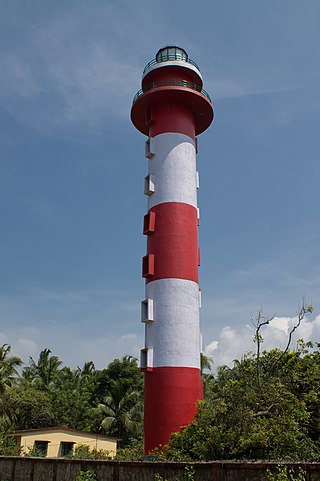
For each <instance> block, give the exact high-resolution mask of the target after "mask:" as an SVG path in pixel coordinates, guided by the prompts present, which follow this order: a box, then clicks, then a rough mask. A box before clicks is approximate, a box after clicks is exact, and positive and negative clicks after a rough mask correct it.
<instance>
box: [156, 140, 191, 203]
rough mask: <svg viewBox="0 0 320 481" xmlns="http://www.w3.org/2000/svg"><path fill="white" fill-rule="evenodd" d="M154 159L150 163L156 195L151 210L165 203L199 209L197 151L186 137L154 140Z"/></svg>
mask: <svg viewBox="0 0 320 481" xmlns="http://www.w3.org/2000/svg"><path fill="white" fill-rule="evenodd" d="M152 151H153V152H154V156H153V157H152V158H150V159H149V160H148V166H149V167H148V168H149V175H150V174H151V175H153V178H154V183H155V192H154V193H153V194H152V195H149V197H148V208H149V209H150V208H151V207H153V206H155V205H158V204H162V203H164V202H183V203H185V204H190V205H192V206H194V207H195V208H196V207H197V173H196V149H195V143H194V142H193V140H192V139H191V138H190V137H188V136H187V135H184V134H179V133H172V132H168V133H165V134H159V135H157V136H156V137H153V138H152Z"/></svg>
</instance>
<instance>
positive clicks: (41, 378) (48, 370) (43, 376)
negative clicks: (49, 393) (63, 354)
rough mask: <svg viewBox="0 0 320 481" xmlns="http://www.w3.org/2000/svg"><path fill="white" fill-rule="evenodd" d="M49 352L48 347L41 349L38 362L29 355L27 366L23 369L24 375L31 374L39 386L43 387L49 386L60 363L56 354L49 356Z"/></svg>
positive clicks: (29, 375) (28, 375)
mask: <svg viewBox="0 0 320 481" xmlns="http://www.w3.org/2000/svg"><path fill="white" fill-rule="evenodd" d="M50 354H51V350H50V349H48V348H46V349H43V351H41V352H40V354H39V360H38V362H35V360H34V359H33V357H31V356H30V363H29V367H28V368H26V369H25V372H26V377H28V378H30V377H32V376H33V378H34V380H35V381H38V382H39V384H40V386H42V387H44V388H45V389H48V388H49V387H50V385H51V384H52V382H53V380H54V377H55V376H56V375H57V373H58V372H59V367H60V366H61V364H62V361H60V359H59V358H58V357H57V356H50Z"/></svg>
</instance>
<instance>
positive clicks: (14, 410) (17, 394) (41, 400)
mask: <svg viewBox="0 0 320 481" xmlns="http://www.w3.org/2000/svg"><path fill="white" fill-rule="evenodd" d="M0 415H1V420H2V423H1V424H2V432H4V431H10V430H23V429H36V428H41V427H50V426H54V425H55V424H56V421H55V414H54V412H53V409H52V403H51V400H50V397H49V396H48V394H47V393H45V392H42V391H39V390H38V389H36V388H35V387H33V386H24V385H22V386H15V387H14V388H12V389H10V391H8V392H6V393H4V394H3V395H2V396H1V398H0Z"/></svg>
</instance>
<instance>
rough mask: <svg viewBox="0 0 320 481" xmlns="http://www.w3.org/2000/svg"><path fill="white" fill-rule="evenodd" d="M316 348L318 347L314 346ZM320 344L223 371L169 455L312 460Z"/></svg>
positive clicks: (316, 446)
mask: <svg viewBox="0 0 320 481" xmlns="http://www.w3.org/2000/svg"><path fill="white" fill-rule="evenodd" d="M315 347H316V348H315ZM319 347H320V344H318V343H316V345H315V346H313V345H312V344H311V343H308V344H304V343H303V342H301V341H300V342H299V343H298V345H297V348H296V349H294V350H292V351H290V350H289V349H286V350H285V351H281V350H279V349H273V350H271V351H263V352H262V353H259V358H258V357H257V355H256V354H252V353H249V354H247V355H246V356H244V357H243V358H242V359H241V360H240V361H239V360H236V361H234V366H233V368H228V367H226V366H224V367H221V368H220V369H218V372H217V375H216V377H213V376H211V379H210V382H207V386H206V398H205V400H204V401H202V402H200V403H199V406H198V412H197V415H196V418H195V420H194V422H192V423H191V424H190V425H189V426H187V427H186V428H184V429H183V430H182V431H181V432H180V433H178V434H175V435H173V436H172V439H171V442H170V443H169V446H168V447H167V448H166V450H165V452H166V454H167V456H169V457H183V456H186V455H187V456H189V457H190V458H191V459H201V460H211V459H235V458H238V459H244V458H245V459H280V458H290V459H303V458H305V459H308V458H309V459H310V458H317V457H319V454H320V429H319V413H320V410H319V409H320V392H319V385H320V367H319V366H320V352H319Z"/></svg>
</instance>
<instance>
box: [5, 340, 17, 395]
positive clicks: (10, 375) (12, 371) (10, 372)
mask: <svg viewBox="0 0 320 481" xmlns="http://www.w3.org/2000/svg"><path fill="white" fill-rule="evenodd" d="M10 351H11V346H9V344H2V346H0V394H3V393H4V391H5V390H6V389H7V388H10V387H12V385H13V384H14V383H15V382H16V379H17V377H19V372H18V370H17V368H18V367H19V366H21V364H22V360H21V359H20V357H19V356H10Z"/></svg>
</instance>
